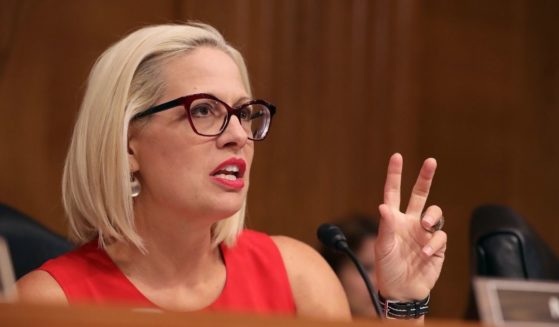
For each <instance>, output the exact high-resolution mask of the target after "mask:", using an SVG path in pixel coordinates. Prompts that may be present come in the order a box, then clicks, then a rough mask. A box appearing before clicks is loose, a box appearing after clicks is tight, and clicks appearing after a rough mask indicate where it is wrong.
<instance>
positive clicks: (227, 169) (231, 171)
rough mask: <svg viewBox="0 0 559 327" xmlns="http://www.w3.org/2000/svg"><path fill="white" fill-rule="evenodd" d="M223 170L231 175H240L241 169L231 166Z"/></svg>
mask: <svg viewBox="0 0 559 327" xmlns="http://www.w3.org/2000/svg"><path fill="white" fill-rule="evenodd" d="M223 170H225V171H227V172H230V173H238V172H239V167H237V166H234V165H229V166H225V167H223Z"/></svg>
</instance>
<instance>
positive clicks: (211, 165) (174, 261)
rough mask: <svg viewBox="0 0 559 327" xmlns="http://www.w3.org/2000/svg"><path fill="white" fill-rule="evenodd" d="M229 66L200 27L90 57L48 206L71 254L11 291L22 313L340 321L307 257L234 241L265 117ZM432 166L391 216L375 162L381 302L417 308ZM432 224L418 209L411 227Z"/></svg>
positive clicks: (389, 192)
mask: <svg viewBox="0 0 559 327" xmlns="http://www.w3.org/2000/svg"><path fill="white" fill-rule="evenodd" d="M252 99H253V98H252V95H251V90H250V85H249V81H248V75H247V72H246V67H245V65H244V62H243V59H242V57H241V55H240V54H239V53H238V52H237V51H236V50H235V49H233V48H232V47H231V46H229V45H228V44H227V43H226V42H225V41H224V40H223V37H222V36H221V35H220V34H219V33H218V32H217V31H216V30H215V29H214V28H212V27H210V26H208V25H204V24H197V23H194V24H186V25H162V26H152V27H146V28H143V29H140V30H138V31H136V32H134V33H132V34H130V35H129V36H127V37H125V38H124V39H123V40H121V41H119V42H118V43H116V44H115V45H113V46H112V47H111V48H110V49H108V50H107V51H106V52H105V53H104V54H103V55H102V56H101V57H100V58H99V60H98V61H97V63H96V64H95V66H94V67H93V69H92V72H91V75H90V77H89V83H88V88H87V91H86V94H85V97H84V100H83V103H82V107H81V110H80V115H79V118H78V121H77V123H76V127H75V130H74V135H73V138H72V143H71V145H70V149H69V153H68V157H67V160H66V165H65V169H64V178H63V199H64V205H65V209H66V211H67V214H68V217H69V220H70V226H71V234H72V236H73V238H74V239H75V240H77V241H78V242H79V243H80V244H83V246H82V247H80V248H79V249H78V250H77V251H75V252H72V253H70V254H67V255H65V256H62V257H60V258H57V259H54V260H52V261H49V262H47V263H46V264H45V265H44V266H42V267H41V268H40V269H38V270H36V271H33V272H31V273H30V274H28V275H27V276H24V277H23V278H22V279H21V280H20V281H19V290H20V297H21V298H22V300H25V301H33V302H51V303H52V302H56V303H75V302H84V301H85V302H94V303H105V302H120V303H126V304H131V305H135V306H141V307H145V306H148V307H159V308H163V309H170V310H186V311H192V310H201V309H204V310H214V309H215V310H233V311H249V312H262V313H279V314H297V315H300V316H307V317H320V318H337V319H348V318H349V316H350V315H349V308H348V304H347V300H346V299H345V296H344V293H343V290H342V287H341V286H340V283H339V282H338V281H337V279H336V277H335V275H334V273H333V272H332V271H331V269H329V268H328V266H327V264H326V263H325V262H324V261H323V259H322V258H321V257H320V256H319V255H318V254H317V253H316V252H315V251H314V250H312V249H311V248H310V247H309V246H307V245H305V244H303V243H301V242H298V241H296V240H293V239H291V238H288V237H281V236H276V237H269V236H267V235H264V234H261V233H257V232H253V231H247V230H243V219H244V208H245V203H246V194H247V190H248V185H249V172H250V167H251V164H252V158H253V151H254V142H255V141H257V140H261V139H263V138H264V137H265V136H266V133H267V131H268V127H269V123H270V121H271V118H272V116H273V113H274V111H275V108H273V106H271V105H269V104H267V103H266V102H264V101H260V100H252ZM435 166H436V163H435V161H434V159H428V160H426V161H425V164H424V165H423V167H422V169H421V173H420V177H419V179H418V183H417V185H416V187H415V188H414V195H412V198H411V200H410V205H409V207H408V211H407V212H406V213H401V212H400V211H399V209H398V208H399V201H400V178H401V170H402V158H401V156H400V155H398V154H396V155H394V156H393V157H392V158H391V160H390V163H389V167H388V177H387V184H386V190H385V194H386V196H385V203H384V204H382V205H381V206H380V211H381V215H382V217H383V218H382V222H381V226H380V235H379V238H378V243H379V246H377V249H376V253H377V266H378V269H377V272H378V274H377V277H378V287H379V290H380V292H381V294H382V295H383V296H384V297H386V298H388V299H394V300H402V301H407V300H411V299H423V298H425V297H426V296H427V295H428V294H429V292H430V290H431V288H432V287H433V286H434V284H435V281H436V280H437V278H438V276H439V274H440V270H441V267H442V262H443V255H444V249H445V244H446V235H445V234H444V233H443V232H442V231H437V232H435V233H431V232H426V231H424V230H423V229H421V228H420V219H419V216H420V214H421V212H422V211H423V207H424V205H425V200H426V196H427V193H428V191H429V186H430V183H431V180H432V178H433V175H434V172H435ZM441 217H442V213H441V210H440V209H439V208H438V207H430V208H428V209H427V210H426V214H425V216H424V218H423V220H421V223H422V224H423V225H425V226H426V227H430V226H432V225H433V224H435V223H436V222H437V221H438V220H439V219H440V218H441Z"/></svg>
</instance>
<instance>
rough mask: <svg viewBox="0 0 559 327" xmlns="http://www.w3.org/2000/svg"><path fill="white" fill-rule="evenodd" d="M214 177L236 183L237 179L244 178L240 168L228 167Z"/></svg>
mask: <svg viewBox="0 0 559 327" xmlns="http://www.w3.org/2000/svg"><path fill="white" fill-rule="evenodd" d="M212 176H215V177H217V178H223V179H227V180H230V181H235V180H237V178H241V177H243V175H242V174H241V172H240V169H239V167H238V166H234V165H228V166H225V167H223V168H222V169H220V170H218V171H217V172H215V173H214V174H213V175H212Z"/></svg>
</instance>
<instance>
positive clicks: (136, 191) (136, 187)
mask: <svg viewBox="0 0 559 327" xmlns="http://www.w3.org/2000/svg"><path fill="white" fill-rule="evenodd" d="M130 185H131V186H132V187H131V188H132V193H131V194H132V197H133V198H135V197H137V196H138V195H140V191H141V190H142V185H140V182H139V181H138V179H137V178H136V176H134V174H130Z"/></svg>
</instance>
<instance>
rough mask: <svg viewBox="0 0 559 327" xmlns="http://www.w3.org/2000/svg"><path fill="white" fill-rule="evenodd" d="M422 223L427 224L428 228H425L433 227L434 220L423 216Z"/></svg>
mask: <svg viewBox="0 0 559 327" xmlns="http://www.w3.org/2000/svg"><path fill="white" fill-rule="evenodd" d="M423 221H425V222H427V224H428V225H429V226H426V227H428V228H431V227H433V225H434V224H435V218H433V217H431V216H423Z"/></svg>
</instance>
